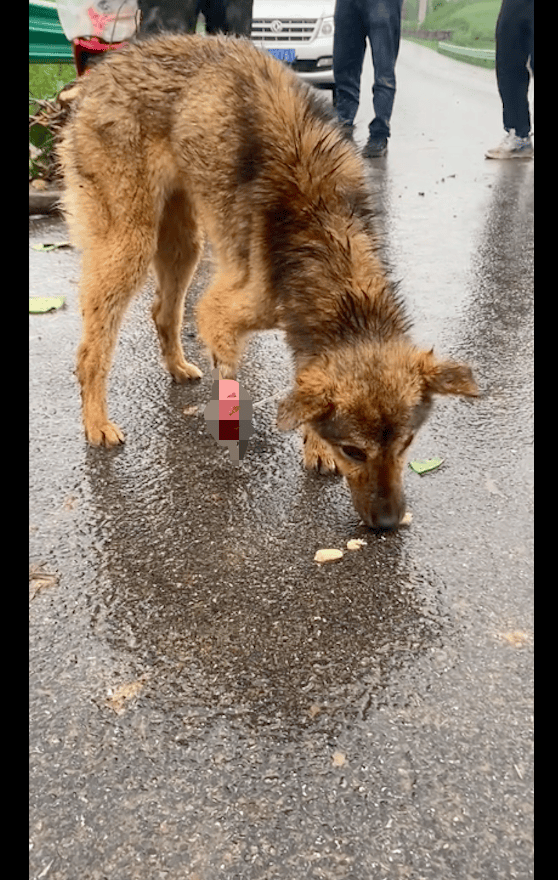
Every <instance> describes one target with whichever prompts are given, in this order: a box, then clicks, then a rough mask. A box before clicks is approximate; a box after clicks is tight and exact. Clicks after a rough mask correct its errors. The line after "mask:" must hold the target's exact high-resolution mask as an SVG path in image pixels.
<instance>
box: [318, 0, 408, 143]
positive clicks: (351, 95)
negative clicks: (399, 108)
mask: <svg viewBox="0 0 558 880" xmlns="http://www.w3.org/2000/svg"><path fill="white" fill-rule="evenodd" d="M402 2H403V0H337V3H336V6H335V32H334V37H333V73H334V77H335V86H336V90H337V103H336V108H337V115H338V116H339V119H340V121H341V122H344V123H347V124H349V125H352V124H353V122H354V118H355V116H356V113H357V110H358V103H359V98H360V77H361V73H362V63H363V61H364V53H365V49H366V38H367V37H368V39H369V41H370V48H371V51H372V61H373V64H374V85H373V88H372V96H373V105H374V113H375V119H373V120H372V122H371V123H370V126H369V131H370V135H371V136H372V137H379V138H382V137H386V138H387V137H389V133H390V129H389V122H390V119H391V112H392V110H393V101H394V99H395V62H396V59H397V54H398V52H399V40H400V36H401V6H402Z"/></svg>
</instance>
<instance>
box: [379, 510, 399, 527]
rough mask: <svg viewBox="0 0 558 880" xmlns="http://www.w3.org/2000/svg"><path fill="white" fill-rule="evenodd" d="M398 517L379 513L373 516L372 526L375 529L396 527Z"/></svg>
mask: <svg viewBox="0 0 558 880" xmlns="http://www.w3.org/2000/svg"><path fill="white" fill-rule="evenodd" d="M399 522H400V519H399V516H398V515H394V514H386V513H383V514H380V515H379V516H376V517H375V518H374V528H375V529H396V528H397V526H398V525H399Z"/></svg>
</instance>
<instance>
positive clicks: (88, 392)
mask: <svg viewBox="0 0 558 880" xmlns="http://www.w3.org/2000/svg"><path fill="white" fill-rule="evenodd" d="M152 254H153V244H152V243H151V242H150V240H149V231H147V230H143V232H138V231H136V232H135V233H134V234H131V233H128V234H126V235H125V236H124V237H121V238H119V239H116V238H115V240H114V241H112V240H108V241H107V240H105V242H104V243H103V245H102V246H101V245H100V244H99V243H98V242H97V243H95V244H91V246H89V247H85V249H84V254H83V262H82V277H81V282H80V301H81V310H82V317H83V333H82V339H81V344H80V346H79V349H78V357H77V370H76V373H77V377H78V379H79V382H80V384H81V396H82V409H83V423H84V428H85V436H86V437H87V440H88V441H89V443H91V444H92V445H93V446H117V445H118V444H119V443H122V442H123V441H124V435H123V434H122V432H121V430H120V428H118V427H117V425H115V424H113V423H112V422H111V421H109V418H108V416H107V406H106V385H107V377H108V373H109V370H110V365H111V360H112V354H113V351H114V347H115V344H116V339H117V336H118V329H119V327H120V323H121V321H122V317H123V315H124V312H125V311H126V308H127V306H128V304H129V302H130V300H131V298H132V296H133V295H134V293H135V292H136V291H137V290H138V289H139V288H140V287H141V285H142V284H143V282H144V281H145V278H146V276H147V271H148V267H149V263H150V260H151V258H152ZM134 256H135V257H136V259H135V260H134Z"/></svg>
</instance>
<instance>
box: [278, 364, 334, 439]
mask: <svg viewBox="0 0 558 880" xmlns="http://www.w3.org/2000/svg"><path fill="white" fill-rule="evenodd" d="M332 409H333V404H332V403H331V400H330V397H329V394H328V384H327V376H326V374H325V373H324V372H323V371H322V370H319V369H317V368H314V367H313V368H310V369H308V370H306V371H305V372H303V373H301V374H300V375H298V376H297V379H296V387H295V388H293V390H292V391H291V393H290V394H288V395H287V397H285V398H283V400H280V401H279V406H278V408H277V427H278V428H279V429H280V430H281V431H290V430H292V429H293V428H298V427H299V425H302V424H304V422H310V421H313V420H315V419H319V418H322V417H323V416H324V415H326V413H328V412H329V411H330V410H332Z"/></svg>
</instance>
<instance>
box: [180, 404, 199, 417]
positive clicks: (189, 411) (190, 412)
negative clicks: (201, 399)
mask: <svg viewBox="0 0 558 880" xmlns="http://www.w3.org/2000/svg"><path fill="white" fill-rule="evenodd" d="M197 411H198V407H197V406H185V407H184V409H183V410H182V412H183V413H184V415H185V416H194V415H195V414H196V413H197Z"/></svg>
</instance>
